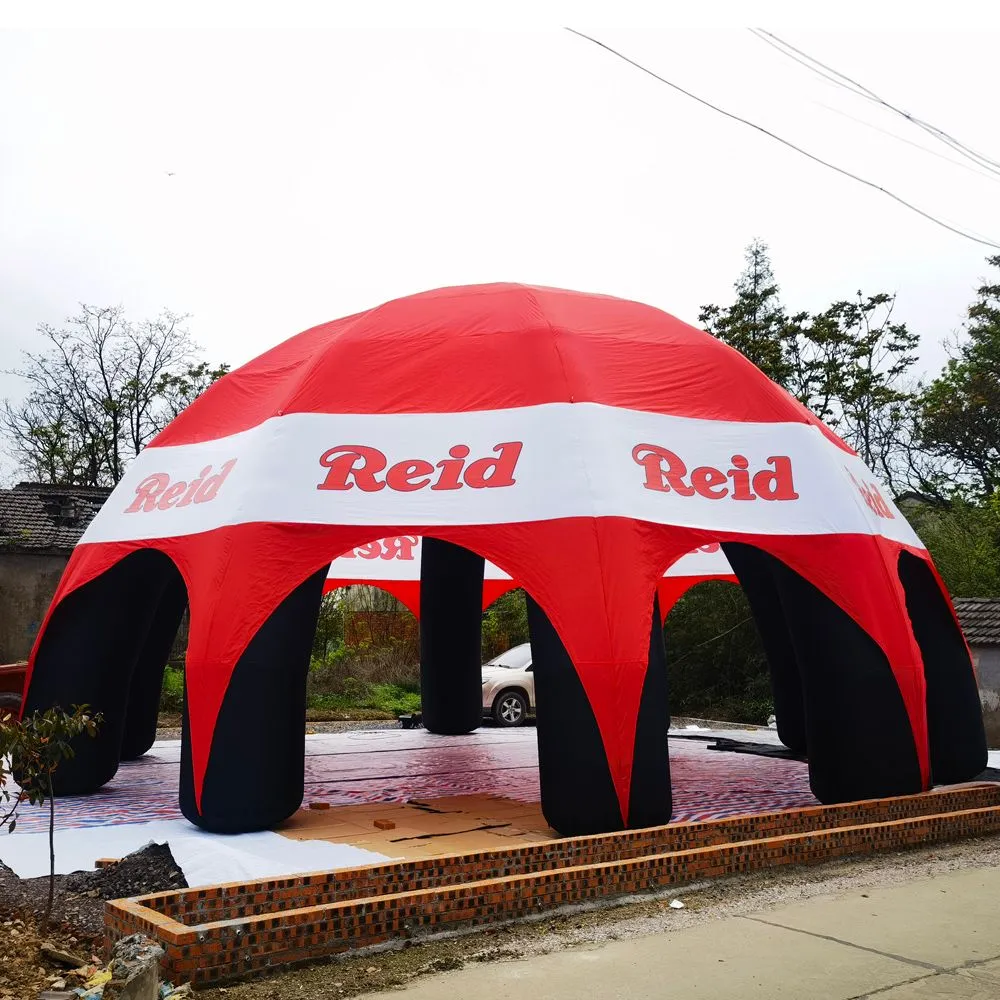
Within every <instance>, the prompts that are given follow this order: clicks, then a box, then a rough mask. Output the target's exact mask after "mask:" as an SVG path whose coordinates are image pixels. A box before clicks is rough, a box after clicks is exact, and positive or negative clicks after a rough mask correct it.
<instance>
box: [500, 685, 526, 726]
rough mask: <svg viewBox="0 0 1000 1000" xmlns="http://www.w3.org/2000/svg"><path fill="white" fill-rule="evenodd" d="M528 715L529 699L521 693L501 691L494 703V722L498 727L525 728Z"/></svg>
mask: <svg viewBox="0 0 1000 1000" xmlns="http://www.w3.org/2000/svg"><path fill="white" fill-rule="evenodd" d="M527 715H528V699H527V698H525V697H524V694H523V693H522V692H520V691H501V692H500V694H498V695H497V697H496V700H495V701H494V702H493V721H494V722H496V724H497V725H498V726H503V727H504V728H509V727H511V726H523V725H524V720H525V718H526V717H527Z"/></svg>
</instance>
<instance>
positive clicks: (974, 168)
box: [814, 101, 1000, 183]
mask: <svg viewBox="0 0 1000 1000" xmlns="http://www.w3.org/2000/svg"><path fill="white" fill-rule="evenodd" d="M814 103H815V104H816V105H817V106H818V107H821V108H823V110H824V111H830V112H832V113H833V114H835V115H840V116H841V117H843V118H847V119H849V120H850V121H852V122H856V123H857V124H858V125H864V126H865V128H870V129H873V130H874V131H876V132H880V133H881V134H882V135H886V136H888V137H889V138H890V139H895V140H896V141H897V142H902V143H905V144H906V145H907V146H912V147H913V148H914V149H919V150H921V152H924V153H927V155H928V156H934V157H937V159H939V160H944V162H945V163H950V164H951V165H952V166H953V167H958V168H959V170H968V171H969V172H970V173H973V174H977V175H978V176H980V177H985V178H986V179H987V180H989V181H993V182H994V183H996V182H998V181H1000V173H998V172H997V171H990V172H987V171H986V170H983V169H981V168H980V166H979V164H971V163H962V161H961V160H955V159H952V157H950V156H948V155H947V154H945V153H940V152H938V151H937V150H936V149H931V148H930V146H924V145H923V144H921V143H919V142H914V141H913V140H912V139H907V138H906V137H905V136H902V135H899V134H898V133H896V132H891V131H890V130H889V129H887V128H882V127H881V126H880V125H876V124H875V123H874V122H870V121H866V120H865V119H864V118H857V117H856V116H854V115H851V114H848V113H847V112H846V111H842V110H841V109H840V108H835V107H832V106H831V105H829V104H824V103H823V102H822V101H815V102H814Z"/></svg>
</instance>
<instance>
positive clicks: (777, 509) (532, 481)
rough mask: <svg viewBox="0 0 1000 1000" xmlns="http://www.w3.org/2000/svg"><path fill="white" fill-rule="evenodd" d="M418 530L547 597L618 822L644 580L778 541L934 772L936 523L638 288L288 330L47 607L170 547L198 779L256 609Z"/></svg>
mask: <svg viewBox="0 0 1000 1000" xmlns="http://www.w3.org/2000/svg"><path fill="white" fill-rule="evenodd" d="M401 534H411V535H418V536H434V537H436V538H439V539H442V540H446V541H451V542H455V543H457V544H459V545H461V546H464V547H466V548H468V549H471V550H473V551H474V552H477V553H479V554H480V555H482V556H485V557H486V558H488V559H489V560H491V561H492V562H493V563H495V564H496V565H497V566H498V567H500V568H501V569H502V570H503V571H504V572H506V573H507V574H509V575H510V576H511V577H513V578H515V579H516V580H518V581H520V582H521V583H522V584H523V585H524V587H525V588H526V589H527V591H528V592H529V593H530V594H531V595H532V597H533V598H534V599H535V600H536V601H537V602H538V604H539V605H540V606H541V607H542V608H543V609H544V610H545V612H546V613H547V615H548V616H549V618H550V620H551V622H552V624H553V625H554V627H555V629H556V630H557V632H558V634H559V636H560V637H561V639H562V641H563V643H564V644H565V647H566V649H567V650H568V652H569V654H570V655H571V657H572V660H573V664H574V665H575V667H576V670H577V672H578V674H579V677H580V680H581V681H582V684H583V687H584V689H585V690H586V693H587V695H588V697H589V700H590V703H591V705H592V706H593V710H594V714H595V716H596V720H597V723H598V726H599V728H600V733H601V735H602V738H603V741H604V746H605V750H606V753H607V758H608V763H609V767H610V770H611V775H612V778H613V780H614V784H615V788H616V790H617V794H618V797H619V800H620V802H621V803H622V807H623V814H624V810H625V804H626V803H627V801H628V796H629V781H630V774H631V762H632V754H633V743H634V739H635V727H636V712H637V706H638V703H639V698H640V694H641V691H642V684H643V677H644V673H645V670H646V664H647V656H648V643H649V634H650V633H649V628H650V613H651V602H652V596H653V594H654V592H655V590H656V586H657V582H658V581H659V580H660V579H661V578H662V576H663V574H664V571H665V570H666V569H667V567H668V566H670V565H671V564H672V563H673V562H674V561H675V560H677V559H678V558H680V557H681V556H683V555H684V554H685V553H688V552H691V551H692V550H693V549H695V548H696V547H698V546H700V545H705V544H708V543H714V542H731V541H737V542H739V541H742V542H747V543H750V544H752V545H754V546H757V547H759V548H760V549H763V550H765V551H766V552H769V553H771V554H772V555H774V556H776V557H777V558H779V559H780V560H781V561H782V562H783V563H785V564H786V565H787V566H788V567H790V568H792V569H793V570H794V571H795V572H796V573H798V574H800V575H801V576H802V577H804V578H805V579H807V580H808V581H810V582H811V583H812V584H813V585H814V586H815V587H817V588H819V590H821V591H822V592H823V593H824V594H825V595H827V596H828V597H829V598H831V599H832V600H833V601H834V602H835V603H836V604H837V605H839V606H840V607H841V608H842V609H843V610H844V611H846V612H847V613H848V614H849V615H850V616H851V617H852V618H853V619H854V620H855V621H856V622H857V623H858V624H859V625H860V626H861V627H862V628H863V629H864V630H865V631H866V632H867V633H868V634H869V635H870V636H871V637H872V638H873V639H874V640H875V642H877V643H878V645H879V646H880V647H881V649H882V650H883V651H884V653H885V655H886V657H887V658H888V661H889V664H890V665H891V667H892V671H893V673H894V675H895V678H896V681H897V682H898V685H899V689H900V691H901V693H902V697H903V701H904V702H905V705H906V711H907V713H908V716H909V721H910V725H911V726H912V731H913V734H914V739H915V744H916V748H917V756H918V759H919V763H920V770H921V773H922V775H923V780H924V782H925V783H926V782H927V780H928V774H929V766H928V748H927V723H926V711H925V694H926V692H925V685H924V674H923V670H922V667H921V654H920V650H919V648H918V646H917V644H916V642H915V640H914V635H913V632H912V629H911V627H910V624H909V621H908V618H907V616H906V613H905V596H904V593H903V590H902V588H901V585H900V582H899V578H898V575H897V573H896V569H895V567H896V562H897V560H898V557H899V553H900V552H901V551H902V550H904V549H905V550H908V551H911V552H912V553H914V554H915V555H916V556H918V557H919V558H920V559H926V558H927V556H926V553H925V551H924V550H923V547H922V546H921V544H920V542H919V540H918V539H917V537H916V536H915V535H914V534H913V532H912V530H911V529H910V527H909V525H908V524H907V522H906V520H905V519H904V518H903V517H902V515H901V514H900V513H899V511H898V510H897V509H896V508H895V507H894V506H893V504H892V502H891V500H890V499H889V498H888V497H886V496H885V495H884V494H882V493H881V491H880V490H879V487H878V486H877V485H876V484H875V483H874V480H873V477H872V475H871V473H870V472H869V471H868V470H867V469H865V467H864V465H863V464H862V463H861V461H860V460H859V459H858V458H857V456H856V455H854V453H853V452H852V451H851V450H850V449H849V448H847V447H846V446H845V445H844V444H843V442H841V441H840V440H839V439H838V438H837V437H836V435H834V434H833V433H832V432H830V431H829V430H828V429H827V428H825V427H824V426H823V425H822V424H821V422H820V421H819V420H817V419H816V417H815V416H813V415H812V414H811V413H810V412H809V411H808V410H807V409H805V408H804V407H803V406H802V405H801V404H799V403H798V402H797V401H796V400H794V399H793V398H792V397H791V396H789V395H788V393H786V392H785V391H784V390H783V389H781V388H780V387H778V386H777V385H775V384H774V383H772V382H771V381H769V380H768V379H767V378H766V377H765V376H764V375H763V374H762V373H761V372H760V371H759V370H757V369H756V368H755V367H754V366H753V365H752V364H751V363H750V362H749V361H747V360H746V359H745V358H744V357H743V356H742V355H740V354H738V353H737V352H736V351H734V350H732V349H730V348H729V347H727V346H726V345H724V344H722V343H721V342H719V341H718V340H716V339H715V338H713V337H711V336H710V335H709V334H707V333H704V332H702V331H700V330H697V329H694V328H693V327H690V326H688V325H686V324H685V323H682V322H681V321H679V320H677V319H675V318H673V317H672V316H669V315H667V314H666V313H663V312H661V311H660V310H658V309H654V308H652V307H650V306H646V305H642V304H639V303H636V302H629V301H623V300H620V299H615V298H609V297H604V296H597V295H585V294H580V293H576V292H568V291H561V290H557V289H548V288H532V287H525V286H521V285H509V284H497V285H483V286H473V287H467V288H446V289H441V290H437V291H433V292H427V293H424V294H420V295H414V296H409V297H407V298H402V299H398V300H396V301H393V302H389V303H387V304H385V305H382V306H379V307H378V308H375V309H371V310H368V311H366V312H363V313H359V314H358V315H355V316H351V317H348V318H346V319H341V320H337V321H335V322H332V323H327V324H324V325H322V326H317V327H314V328H313V329H311V330H307V331H306V332H304V333H301V334H299V335H298V336H296V337H293V338H291V339H290V340H288V341H286V342H284V343H283V344H280V345H279V346H278V347H275V348H274V349H273V350H270V351H268V352H267V353H265V354H263V355H261V356H260V357H259V358H257V359H255V360H254V361H252V362H250V363H249V364H247V365H245V366H244V367H242V368H240V369H238V370H237V371H234V372H232V373H231V374H229V375H227V376H226V377H225V378H223V379H222V380H221V381H220V382H218V383H217V384H216V385H214V386H213V387H212V388H211V389H209V390H208V391H207V392H206V393H205V394H204V395H203V396H202V397H201V398H200V399H198V400H197V401H196V402H195V403H194V404H193V405H191V406H190V407H189V408H188V409H187V410H186V411H185V412H184V413H183V414H181V415H180V416H179V417H178V418H177V419H176V420H174V421H173V423H171V424H170V426H168V427H167V428H166V429H165V430H164V431H163V432H162V433H161V434H160V435H159V436H158V437H157V438H156V439H155V440H154V441H153V443H152V444H151V445H150V446H149V447H148V448H147V449H146V450H145V451H144V452H143V453H142V454H141V455H140V456H139V457H138V458H137V459H136V461H135V462H134V463H133V465H132V466H131V467H130V468H129V470H128V472H127V474H126V476H125V478H124V479H123V481H122V482H121V483H120V484H119V485H118V487H117V488H116V489H115V491H114V493H113V494H112V496H111V498H110V499H109V500H108V502H107V503H106V505H105V507H104V509H103V510H102V511H101V513H100V514H99V515H98V517H97V518H96V520H95V521H94V522H93V524H92V526H91V528H90V530H89V531H88V532H87V534H86V535H85V537H84V538H83V540H82V542H81V544H80V545H79V547H78V548H77V550H76V551H75V553H74V555H73V558H72V560H71V563H70V566H69V568H68V570H67V572H66V575H65V577H64V579H63V581H62V584H61V587H60V589H59V592H58V594H57V596H56V599H55V602H54V606H55V605H58V604H59V602H60V601H62V600H63V599H64V598H65V597H66V596H67V594H69V593H70V592H71V591H73V590H74V589H75V588H78V587H80V586H81V585H83V584H85V583H86V582H87V581H89V580H91V579H93V578H95V577H97V576H98V575H99V574H101V573H103V572H104V571H105V570H107V569H108V568H109V567H110V566H112V565H113V564H115V563H116V562H118V561H119V560H121V559H122V557H123V556H124V555H125V554H127V553H128V552H130V551H132V550H135V549H137V548H148V547H152V548H155V549H158V550H160V551H161V552H163V553H165V554H166V555H168V556H169V557H170V558H171V559H172V560H173V561H174V563H175V564H176V566H177V567H178V568H179V570H180V572H181V574H182V575H183V578H184V582H185V584H186V586H187V591H188V597H189V601H190V608H191V624H190V639H189V647H188V659H187V663H188V667H187V691H188V706H189V712H190V722H191V752H192V760H193V768H194V775H195V786H196V788H198V789H200V787H201V780H202V778H203V776H204V773H205V768H206V764H207V760H208V755H209V749H210V746H211V742H212V736H213V730H214V727H215V725H216V718H217V715H218V713H219V710H220V706H221V705H222V702H223V699H224V697H225V694H226V690H227V685H228V683H229V680H230V675H231V673H232V670H233V667H234V664H235V663H236V662H237V660H238V659H239V657H240V655H241V653H242V652H243V651H244V649H245V648H246V646H247V644H248V642H249V641H250V640H251V638H252V637H253V636H254V634H255V633H256V632H257V630H258V629H259V627H260V626H261V624H262V623H263V622H264V621H265V620H266V619H267V618H268V616H269V615H270V614H271V613H272V612H273V611H274V610H275V608H276V607H277V605H278V604H279V603H280V602H281V601H282V600H283V599H284V598H285V597H286V596H287V595H288V594H289V593H290V592H291V591H292V590H293V589H294V588H295V587H296V586H297V585H298V584H299V583H301V581H303V580H304V579H305V578H306V577H307V576H309V575H310V574H312V573H314V572H316V571H317V570H318V569H320V568H321V567H323V566H324V565H326V564H329V563H330V561H331V560H332V559H334V558H335V557H337V556H338V555H340V554H341V553H344V552H347V551H348V550H350V549H353V548H355V547H358V546H361V545H364V544H365V543H367V542H370V541H372V540H374V539H379V538H384V537H386V536H392V535H401ZM50 614H51V612H50ZM40 641H44V630H43V633H42V636H41V639H40ZM36 652H37V647H36ZM199 794H200V791H199Z"/></svg>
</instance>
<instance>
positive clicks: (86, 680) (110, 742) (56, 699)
mask: <svg viewBox="0 0 1000 1000" xmlns="http://www.w3.org/2000/svg"><path fill="white" fill-rule="evenodd" d="M176 572H177V570H176V569H175V568H174V565H173V563H172V562H171V561H170V560H169V559H168V558H167V557H166V556H165V555H163V553H162V552H155V551H153V550H152V549H142V550H140V551H138V552H133V553H132V554H130V555H128V556H126V557H125V558H124V559H123V560H122V561H121V562H119V563H116V564H115V565H114V566H112V567H111V568H110V569H109V570H107V571H106V572H105V573H102V574H101V575H100V576H99V577H97V578H96V579H94V580H91V581H90V583H87V584H84V586H82V587H80V588H79V589H77V590H75V591H73V593H71V594H69V595H68V596H67V597H66V598H65V600H63V601H61V602H60V604H59V606H58V607H57V608H56V609H55V611H54V612H53V615H52V617H51V618H50V619H49V623H48V625H47V627H46V629H45V634H44V635H43V636H42V640H41V643H40V644H39V647H38V655H37V657H36V658H35V667H34V671H33V672H32V676H31V686H30V688H29V690H28V692H27V696H26V698H25V705H24V711H25V713H31V712H34V711H44V710H45V709H48V708H51V707H53V706H54V705H59V706H61V707H62V708H64V709H66V710H67V711H69V710H70V709H71V708H72V706H74V705H89V706H90V708H91V709H93V710H94V711H95V712H101V713H102V714H103V715H104V721H103V722H102V724H101V726H100V729H99V730H98V734H97V736H96V737H94V738H91V737H88V736H81V737H80V738H79V739H77V740H76V741H75V742H74V744H73V746H74V750H75V756H74V757H71V758H70V759H68V760H64V761H63V762H62V763H61V764H60V765H59V767H58V769H57V770H56V773H55V778H54V782H53V787H54V789H55V792H56V794H57V795H87V794H89V793H91V792H94V791H96V790H97V789H98V788H100V787H101V786H102V785H104V784H106V783H107V782H108V781H110V780H111V779H112V778H113V777H114V776H115V772H116V771H117V770H118V762H119V759H120V753H121V746H122V735H123V733H124V730H125V711H126V706H127V703H128V692H129V685H130V684H131V680H132V671H133V668H134V666H135V662H136V658H137V657H138V655H139V651H140V650H141V649H142V646H143V643H144V642H145V640H146V635H147V633H148V631H149V626H150V623H151V622H152V620H153V615H154V614H155V612H156V609H157V606H158V605H159V602H160V596H161V594H162V593H163V588H164V587H165V586H166V583H167V581H168V580H169V579H170V578H171V574H174V573H176Z"/></svg>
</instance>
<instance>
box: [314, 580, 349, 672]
mask: <svg viewBox="0 0 1000 1000" xmlns="http://www.w3.org/2000/svg"><path fill="white" fill-rule="evenodd" d="M343 648H344V603H343V595H342V594H341V592H340V591H333V592H332V593H329V594H324V595H323V599H322V600H321V601H320V606H319V617H318V619H317V620H316V634H315V635H314V636H313V646H312V662H313V663H314V664H322V663H326V662H327V661H328V660H329V659H330V657H332V656H334V655H336V654H337V653H338V651H342V650H343Z"/></svg>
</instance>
